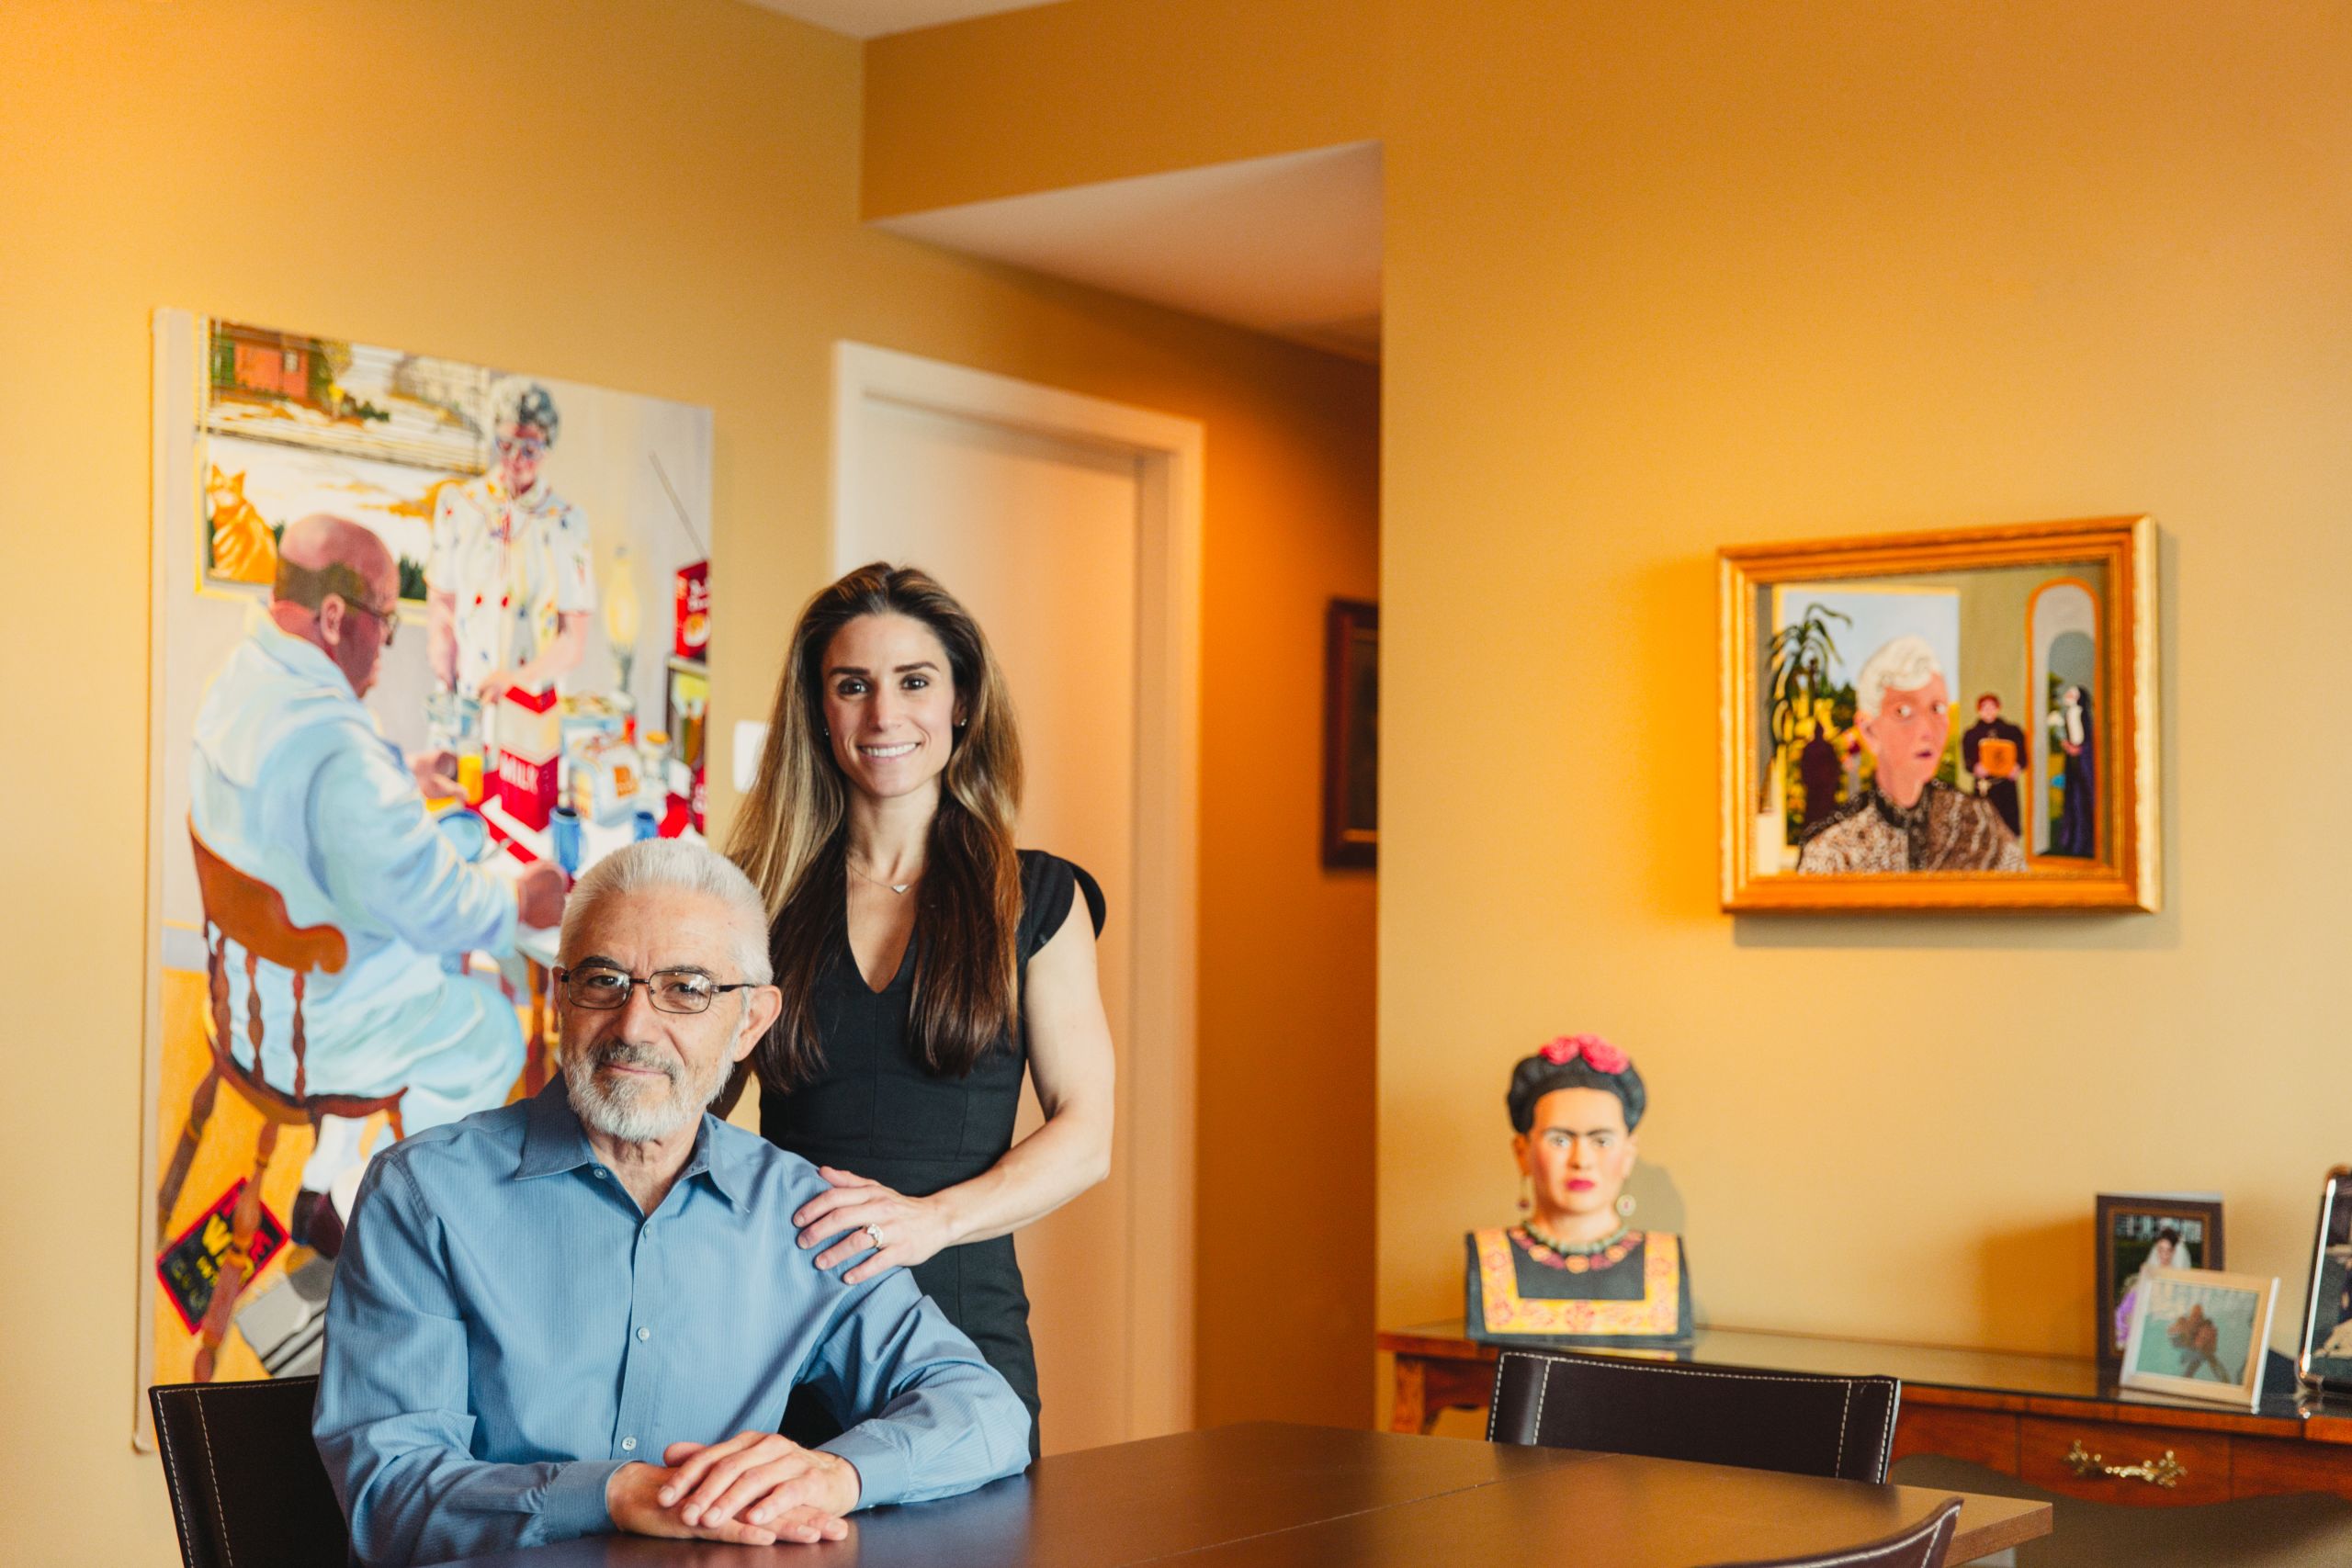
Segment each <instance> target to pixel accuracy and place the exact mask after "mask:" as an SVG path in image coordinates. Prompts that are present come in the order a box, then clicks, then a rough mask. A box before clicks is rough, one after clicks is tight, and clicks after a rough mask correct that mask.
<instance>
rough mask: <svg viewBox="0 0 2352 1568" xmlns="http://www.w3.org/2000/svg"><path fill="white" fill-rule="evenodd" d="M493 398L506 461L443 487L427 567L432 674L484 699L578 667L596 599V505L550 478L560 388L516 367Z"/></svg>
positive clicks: (548, 681) (494, 428)
mask: <svg viewBox="0 0 2352 1568" xmlns="http://www.w3.org/2000/svg"><path fill="white" fill-rule="evenodd" d="M491 401H492V409H491V434H492V439H493V441H494V443H495V446H496V450H497V455H498V461H497V464H496V466H495V467H494V468H492V470H491V471H490V472H489V473H487V474H484V475H483V476H481V478H480V479H472V480H469V481H468V482H466V483H464V484H458V485H451V486H449V487H448V488H447V489H445V490H443V491H441V493H440V497H439V499H438V501H436V502H435V506H434V514H433V554H432V558H431V560H429V561H428V562H427V563H426V565H425V569H424V581H425V588H426V595H425V606H426V613H427V616H428V619H427V636H428V637H429V638H430V639H431V645H432V646H431V648H430V649H429V657H430V660H431V663H432V666H433V678H434V682H435V684H436V685H437V686H439V687H440V688H441V689H442V690H444V691H454V692H457V693H459V694H463V695H466V696H473V697H480V698H481V699H482V700H484V701H492V700H494V699H496V698H498V697H501V696H503V695H504V694H506V692H507V691H508V689H509V688H515V689H519V690H521V691H524V692H526V693H529V694H534V695H536V694H538V693H541V692H544V691H546V690H548V688H550V687H552V686H554V685H555V684H556V683H557V681H558V680H559V678H560V677H562V676H564V675H568V674H570V673H571V671H574V670H576V669H578V668H579V667H580V661H581V660H582V658H583V657H584V656H585V655H586V653H587V650H588V622H589V619H590V616H591V615H592V614H593V613H594V610H595V608H596V581H595V573H594V569H593V567H592V565H591V562H590V559H589V538H588V516H587V513H583V512H582V511H581V509H580V508H579V507H577V506H575V505H573V504H572V503H571V502H569V501H566V500H565V499H564V498H563V497H562V496H560V495H559V494H557V493H556V491H555V490H554V488H553V487H552V486H550V485H549V484H548V479H547V473H546V461H547V455H548V449H549V448H550V447H552V446H554V445H555V441H556V436H557V434H558V433H559V432H560V430H561V429H562V423H563V422H562V418H561V416H560V414H559V413H558V412H556V405H555V399H554V397H553V396H552V395H551V394H550V393H549V392H548V389H546V388H545V387H542V386H540V385H539V384H538V383H537V382H536V381H526V380H523V379H521V378H512V377H510V378H507V379H506V380H504V381H502V382H501V383H499V385H498V387H497V388H496V389H494V390H493V392H492V400H491Z"/></svg>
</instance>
